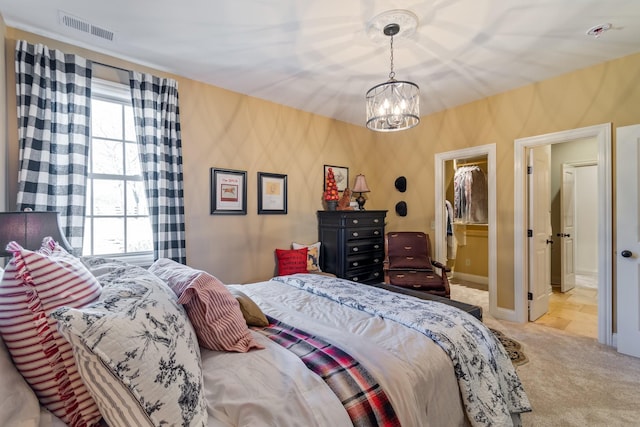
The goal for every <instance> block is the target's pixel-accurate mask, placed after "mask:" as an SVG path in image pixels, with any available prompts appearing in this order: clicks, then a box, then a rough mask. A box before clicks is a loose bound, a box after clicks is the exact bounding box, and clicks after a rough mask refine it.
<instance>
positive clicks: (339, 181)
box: [322, 165, 349, 191]
mask: <svg viewBox="0 0 640 427" xmlns="http://www.w3.org/2000/svg"><path fill="white" fill-rule="evenodd" d="M329 168H331V169H332V170H333V177H334V178H335V179H336V185H337V186H338V191H344V189H345V188H347V187H349V168H345V167H344V166H332V165H324V184H322V190H323V191H324V190H326V189H327V174H328V173H329Z"/></svg>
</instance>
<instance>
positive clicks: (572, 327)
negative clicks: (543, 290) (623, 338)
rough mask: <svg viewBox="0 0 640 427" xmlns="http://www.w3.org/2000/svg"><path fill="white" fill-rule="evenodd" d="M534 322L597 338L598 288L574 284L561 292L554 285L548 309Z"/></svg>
mask: <svg viewBox="0 0 640 427" xmlns="http://www.w3.org/2000/svg"><path fill="white" fill-rule="evenodd" d="M534 323H537V324H539V325H545V326H549V327H552V328H556V329H562V330H563V331H567V332H571V333H573V334H576V335H581V336H585V337H589V338H595V339H597V338H598V289H597V288H587V287H581V286H576V287H575V288H573V289H571V290H570V291H568V292H565V293H562V292H560V290H559V289H558V288H555V287H554V288H553V293H552V294H551V296H550V298H549V311H548V312H547V313H546V314H544V315H543V316H542V317H540V318H539V319H537V320H536V321H535V322H534Z"/></svg>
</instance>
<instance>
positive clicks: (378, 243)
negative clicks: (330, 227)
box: [346, 239, 384, 257]
mask: <svg viewBox="0 0 640 427" xmlns="http://www.w3.org/2000/svg"><path fill="white" fill-rule="evenodd" d="M374 251H384V240H382V239H369V240H351V241H349V242H347V253H346V255H347V257H348V256H350V255H353V254H360V253H363V252H364V253H366V252H374Z"/></svg>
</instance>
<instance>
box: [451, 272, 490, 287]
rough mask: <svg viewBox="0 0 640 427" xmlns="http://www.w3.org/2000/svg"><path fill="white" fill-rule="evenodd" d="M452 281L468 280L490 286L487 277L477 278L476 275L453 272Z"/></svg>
mask: <svg viewBox="0 0 640 427" xmlns="http://www.w3.org/2000/svg"><path fill="white" fill-rule="evenodd" d="M451 278H452V279H459V280H467V281H469V282H474V283H480V284H482V285H488V284H489V278H488V277H487V276H476V275H475V274H467V273H459V272H457V271H453V274H452V275H451Z"/></svg>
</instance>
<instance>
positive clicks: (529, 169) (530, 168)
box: [527, 166, 533, 175]
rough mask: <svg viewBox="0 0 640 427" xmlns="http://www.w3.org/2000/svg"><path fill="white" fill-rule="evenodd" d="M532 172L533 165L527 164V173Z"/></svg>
mask: <svg viewBox="0 0 640 427" xmlns="http://www.w3.org/2000/svg"><path fill="white" fill-rule="evenodd" d="M532 173H533V166H527V175H531V174H532Z"/></svg>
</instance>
